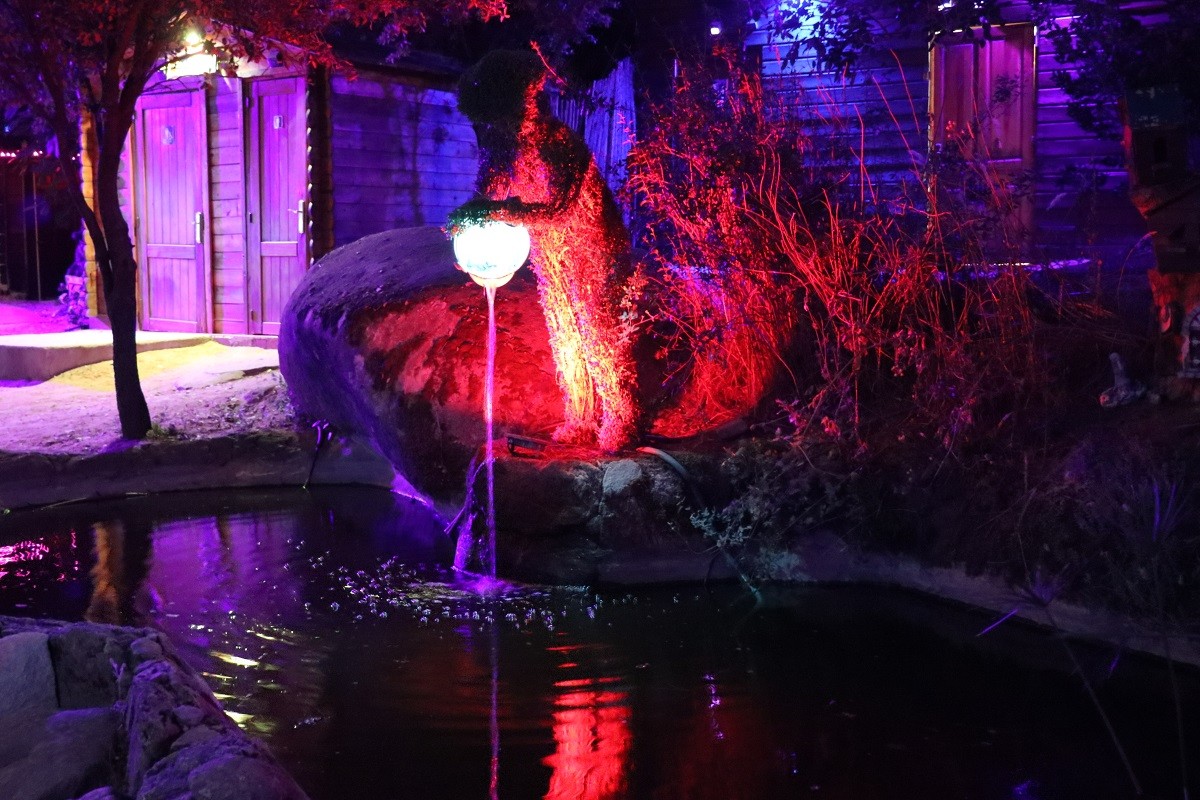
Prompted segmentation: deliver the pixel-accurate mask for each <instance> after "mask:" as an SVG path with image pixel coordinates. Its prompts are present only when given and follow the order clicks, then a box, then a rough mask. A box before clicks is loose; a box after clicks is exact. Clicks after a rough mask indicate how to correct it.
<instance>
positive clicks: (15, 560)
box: [0, 540, 50, 578]
mask: <svg viewBox="0 0 1200 800" xmlns="http://www.w3.org/2000/svg"><path fill="white" fill-rule="evenodd" d="M48 555H50V548H49V547H47V546H46V545H45V544H43V543H42V542H40V541H32V540H31V541H25V542H17V543H16V544H8V545H4V546H3V547H0V567H6V566H8V565H9V564H21V563H24V562H28V561H41V560H42V559H43V558H45V557H46V556H48ZM7 574H8V570H6V569H0V578H3V577H4V576H5V575H7Z"/></svg>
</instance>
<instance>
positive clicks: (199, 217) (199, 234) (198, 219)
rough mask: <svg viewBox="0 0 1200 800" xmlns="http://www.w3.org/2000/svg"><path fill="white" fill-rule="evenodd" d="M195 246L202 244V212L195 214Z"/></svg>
mask: <svg viewBox="0 0 1200 800" xmlns="http://www.w3.org/2000/svg"><path fill="white" fill-rule="evenodd" d="M196 244H204V212H203V211H197V212H196Z"/></svg>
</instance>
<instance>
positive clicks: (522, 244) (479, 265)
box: [454, 220, 529, 288]
mask: <svg viewBox="0 0 1200 800" xmlns="http://www.w3.org/2000/svg"><path fill="white" fill-rule="evenodd" d="M454 258H455V259H457V261H458V265H459V266H460V267H461V268H462V270H463V272H465V273H467V274H468V275H470V276H471V280H473V281H475V282H476V283H478V284H479V285H480V286H486V287H491V288H496V287H499V286H503V285H504V284H506V283H508V281H509V280H510V279H511V278H512V276H513V273H515V272H516V271H517V270H519V269H520V268H521V265H522V264H524V263H525V259H527V258H529V231H528V230H526V229H525V226H524V225H510V224H509V223H507V222H499V221H497V220H485V221H483V222H480V223H477V224H472V225H463V226H462V227H460V228H459V229H458V232H457V233H456V234H454Z"/></svg>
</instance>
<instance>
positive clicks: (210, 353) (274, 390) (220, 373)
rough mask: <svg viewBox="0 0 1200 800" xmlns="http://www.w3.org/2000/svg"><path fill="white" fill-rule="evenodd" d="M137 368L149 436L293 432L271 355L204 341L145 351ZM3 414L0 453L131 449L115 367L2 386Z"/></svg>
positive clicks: (275, 358)
mask: <svg viewBox="0 0 1200 800" xmlns="http://www.w3.org/2000/svg"><path fill="white" fill-rule="evenodd" d="M23 332H27V331H23ZM138 368H139V371H140V373H141V377H142V389H143V391H144V392H145V394H146V402H147V404H148V405H149V406H150V416H151V418H152V419H153V420H154V424H155V428H154V430H153V431H152V433H151V438H154V437H160V438H176V439H208V438H215V437H220V436H228V435H235V434H241V433H254V432H264V431H270V430H286V431H291V430H292V429H293V422H292V420H293V415H292V409H291V405H290V403H289V402H288V399H287V389H286V387H285V386H284V383H283V379H282V378H281V377H280V375H279V359H278V354H277V353H276V352H275V351H274V350H266V349H262V348H256V347H226V346H224V345H221V344H217V343H215V342H206V343H205V344H202V345H197V346H193V347H180V348H175V349H168V350H155V351H152V352H147V353H142V354H141V355H139V356H138ZM0 409H3V415H4V424H3V426H2V427H0V451H7V452H10V453H32V452H37V453H47V454H70V455H95V454H97V453H102V452H106V451H111V450H114V449H121V448H122V447H125V446H128V444H129V443H128V442H125V441H124V440H122V439H121V438H120V426H119V423H118V419H117V406H116V398H115V395H114V390H113V375H112V362H111V361H104V362H100V363H98V364H90V365H87V366H84V367H79V368H77V369H73V370H70V371H69V372H64V373H62V374H60V375H57V376H55V377H54V378H51V379H50V380H48V381H44V382H41V383H24V382H15V381H8V382H0Z"/></svg>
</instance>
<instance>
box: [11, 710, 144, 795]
mask: <svg viewBox="0 0 1200 800" xmlns="http://www.w3.org/2000/svg"><path fill="white" fill-rule="evenodd" d="M120 720H121V716H120V715H119V714H118V713H117V712H116V711H114V710H113V709H111V708H87V709H81V710H76V711H60V712H58V713H57V714H54V715H53V716H51V717H49V718H48V719H47V720H46V721H45V722H44V724H41V725H33V726H30V727H29V728H26V729H25V730H24V731H23V732H22V735H23V737H24V738H26V739H27V742H28V745H29V750H28V752H27V754H25V757H24V758H21V759H17V760H15V761H13V762H12V763H10V764H8V765H6V766H4V767H3V768H0V797H3V798H6V800H72V798H76V797H79V796H80V795H82V794H84V793H85V792H89V791H92V790H94V789H98V788H101V787H104V786H108V785H109V784H110V783H111V782H112V779H113V761H114V759H115V757H116V751H117V730H118V728H119V727H120Z"/></svg>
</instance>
